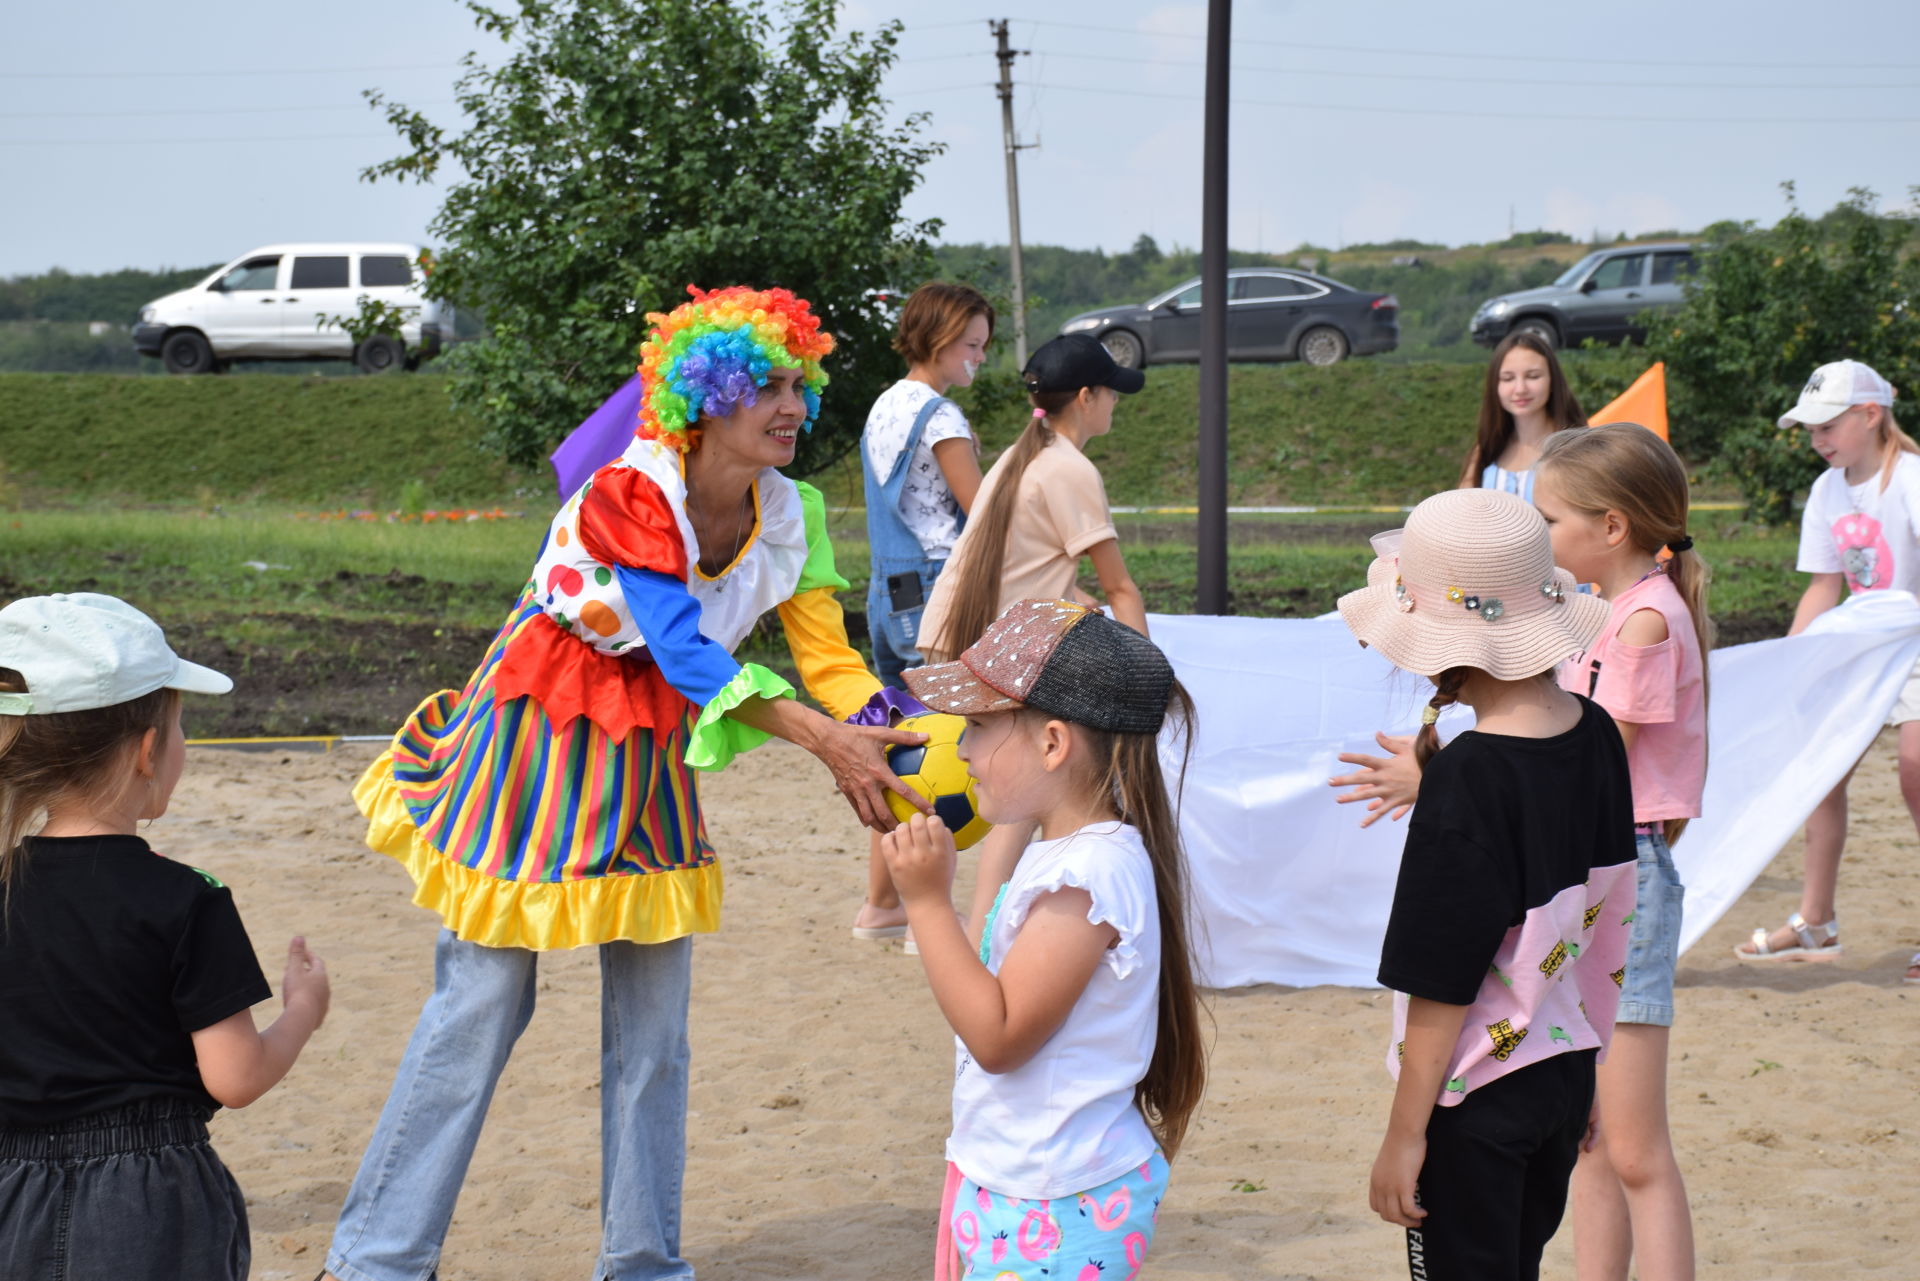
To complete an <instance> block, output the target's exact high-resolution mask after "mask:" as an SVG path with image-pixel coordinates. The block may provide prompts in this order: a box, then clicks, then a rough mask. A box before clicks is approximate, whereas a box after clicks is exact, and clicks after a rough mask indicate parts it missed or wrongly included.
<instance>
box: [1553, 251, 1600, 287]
mask: <svg viewBox="0 0 1920 1281" xmlns="http://www.w3.org/2000/svg"><path fill="white" fill-rule="evenodd" d="M1599 261H1600V255H1599V254H1597V253H1593V254H1588V255H1587V256H1586V257H1585V258H1582V259H1581V260H1580V261H1579V262H1576V263H1574V264H1573V266H1571V267H1569V268H1567V269H1566V270H1565V271H1563V272H1561V273H1560V275H1559V277H1558V278H1557V279H1556V280H1555V281H1554V282H1553V283H1554V284H1556V285H1558V286H1560V287H1561V288H1562V289H1564V288H1566V287H1568V286H1569V285H1571V284H1573V282H1574V281H1576V280H1578V279H1580V277H1582V276H1584V275H1586V274H1587V272H1588V270H1589V269H1590V268H1592V266H1593V264H1594V263H1596V262H1599Z"/></svg>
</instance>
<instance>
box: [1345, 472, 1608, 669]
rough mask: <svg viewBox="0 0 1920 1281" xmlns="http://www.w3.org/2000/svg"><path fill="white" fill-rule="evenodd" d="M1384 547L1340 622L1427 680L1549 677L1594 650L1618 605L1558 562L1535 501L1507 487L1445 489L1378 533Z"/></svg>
mask: <svg viewBox="0 0 1920 1281" xmlns="http://www.w3.org/2000/svg"><path fill="white" fill-rule="evenodd" d="M1373 550H1374V554H1375V556H1376V557H1377V559H1375V561H1374V562H1373V564H1372V565H1370V566H1369V567H1368V568H1367V585H1366V586H1365V587H1363V588H1361V589H1360V590H1359V591H1355V592H1348V593H1347V594H1346V595H1345V596H1342V597H1341V598H1340V617H1341V618H1342V619H1344V620H1345V621H1346V624H1347V627H1348V628H1349V629H1350V630H1351V631H1352V632H1353V634H1354V636H1355V637H1356V638H1358V639H1359V641H1360V642H1361V643H1362V644H1364V645H1371V646H1372V647H1373V648H1375V649H1377V650H1379V651H1380V652H1381V653H1382V654H1384V655H1386V657H1387V658H1388V660H1389V661H1391V662H1392V663H1393V665H1394V666H1396V667H1398V668H1401V669H1402V670H1404V671H1409V672H1413V673H1415V674H1416V675H1420V676H1437V675H1439V674H1440V673H1441V672H1444V671H1446V670H1447V669H1448V668H1450V667H1474V668H1478V669H1479V670H1481V671H1483V672H1486V673H1487V674H1488V675H1490V676H1493V677H1495V678H1496V679H1499V680H1521V679H1524V678H1526V677H1528V676H1538V675H1540V674H1541V673H1543V672H1548V671H1551V670H1552V669H1553V668H1554V666H1555V665H1556V664H1558V663H1559V662H1560V661H1561V660H1562V659H1565V658H1568V657H1571V656H1572V655H1574V654H1577V653H1579V652H1580V651H1581V650H1583V649H1585V648H1586V647H1587V646H1588V645H1590V644H1592V643H1593V640H1594V638H1595V637H1597V636H1598V635H1599V634H1600V629H1601V627H1603V626H1604V625H1605V624H1606V621H1607V615H1608V614H1609V613H1610V612H1611V611H1612V608H1613V607H1612V606H1611V605H1610V604H1608V603H1607V602H1606V601H1605V600H1602V599H1601V598H1600V597H1598V596H1593V595H1589V594H1586V593H1583V592H1581V591H1579V590H1578V584H1576V583H1575V582H1574V578H1573V575H1572V574H1570V573H1568V572H1567V571H1566V570H1564V569H1561V568H1559V567H1558V566H1556V565H1555V564H1554V563H1553V542H1552V540H1551V538H1549V536H1548V534H1547V522H1546V521H1545V520H1543V519H1541V516H1540V513H1539V512H1537V511H1535V510H1534V508H1533V505H1532V504H1530V503H1528V502H1525V501H1523V500H1522V499H1520V498H1518V497H1515V496H1514V495H1512V494H1507V493H1502V492H1500V491H1498V490H1492V489H1454V490H1449V491H1447V492H1446V493H1443V494H1435V495H1434V496H1433V497H1432V498H1429V499H1427V500H1426V501H1425V502H1423V503H1421V504H1420V505H1419V506H1418V507H1416V508H1414V509H1413V512H1412V514H1410V515H1409V516H1408V517H1407V524H1406V527H1405V528H1404V529H1395V530H1389V531H1388V532H1387V533H1384V534H1377V535H1375V536H1374V539H1373Z"/></svg>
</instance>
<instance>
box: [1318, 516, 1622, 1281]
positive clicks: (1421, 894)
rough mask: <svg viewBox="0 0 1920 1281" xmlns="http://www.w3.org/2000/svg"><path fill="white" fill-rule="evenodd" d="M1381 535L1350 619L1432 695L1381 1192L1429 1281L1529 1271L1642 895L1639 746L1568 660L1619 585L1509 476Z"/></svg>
mask: <svg viewBox="0 0 1920 1281" xmlns="http://www.w3.org/2000/svg"><path fill="white" fill-rule="evenodd" d="M1374 546H1375V548H1376V549H1377V550H1378V552H1379V558H1378V559H1377V560H1375V561H1374V563H1373V565H1372V567H1371V568H1370V569H1369V570H1368V571H1367V586H1366V587H1365V588H1364V589H1362V590H1361V591H1357V592H1352V593H1349V594H1348V595H1346V596H1343V597H1342V598H1341V600H1340V613H1341V616H1342V617H1343V618H1344V619H1345V620H1346V622H1347V625H1348V626H1349V627H1350V628H1352V629H1353V633H1354V635H1355V636H1356V637H1358V638H1359V639H1360V641H1361V642H1362V643H1363V644H1366V645H1370V646H1373V647H1374V648H1376V649H1378V650H1379V651H1380V652H1381V653H1382V654H1383V655H1385V656H1386V657H1387V658H1388V659H1389V660H1390V661H1392V662H1393V663H1394V664H1395V665H1396V666H1397V667H1400V668H1401V669H1403V670H1405V671H1409V672H1413V673H1416V674H1418V675H1421V676H1427V677H1431V678H1432V679H1433V681H1434V684H1435V687H1436V691H1437V692H1436V693H1435V695H1434V698H1433V700H1432V703H1431V704H1430V707H1429V712H1428V715H1427V716H1426V717H1425V718H1424V720H1425V727H1424V728H1423V729H1422V730H1421V732H1420V735H1419V737H1418V739H1416V740H1415V745H1414V750H1415V753H1416V755H1417V756H1418V757H1419V759H1420V760H1421V763H1422V764H1423V765H1424V766H1425V777H1424V779H1423V781H1422V783H1421V789H1420V805H1419V808H1418V809H1416V810H1415V811H1414V815H1413V821H1412V823H1411V824H1410V826H1409V827H1408V830H1407V842H1406V848H1405V851H1404V853H1403V854H1402V856H1401V860H1400V874H1399V883H1398V886H1397V887H1396V889H1395V891H1394V898H1393V910H1392V914H1391V915H1390V916H1389V918H1388V921H1387V932H1386V939H1385V941H1384V943H1383V945H1382V947H1381V954H1380V975H1379V978H1380V984H1381V986H1383V987H1387V988H1391V989H1392V990H1393V991H1394V992H1395V993H1396V996H1395V999H1394V1007H1395V1011H1394V1013H1395V1019H1394V1033H1393V1046H1392V1048H1391V1049H1390V1050H1389V1052H1388V1054H1387V1067H1388V1069H1389V1071H1391V1072H1392V1073H1393V1074H1394V1075H1395V1077H1396V1078H1397V1080H1398V1084H1397V1086H1396V1088H1395V1091H1394V1098H1393V1109H1392V1112H1391V1115H1390V1117H1389V1120H1388V1124H1387V1133H1386V1137H1385V1139H1384V1140H1383V1141H1382V1142H1381V1145H1380V1154H1379V1156H1378V1158H1377V1159H1376V1160H1375V1162H1374V1166H1373V1173H1372V1181H1371V1190H1370V1196H1369V1199H1370V1203H1371V1205H1372V1207H1373V1209H1374V1210H1375V1212H1377V1213H1378V1214H1379V1215H1380V1217H1381V1218H1383V1219H1385V1220H1386V1221H1387V1222H1389V1223H1393V1224H1397V1225H1399V1226H1400V1227H1403V1228H1405V1229H1406V1230H1407V1262H1408V1270H1409V1272H1410V1274H1411V1275H1412V1276H1413V1277H1415V1278H1418V1279H1419V1281H1455V1279H1460V1281H1534V1279H1535V1278H1537V1277H1538V1276H1539V1273H1540V1255H1541V1251H1542V1250H1543V1249H1544V1247H1545V1246H1546V1243H1547V1241H1548V1239H1549V1238H1551V1237H1552V1236H1553V1233H1554V1229H1555V1228H1556V1227H1558V1226H1559V1223H1560V1217H1561V1214H1562V1212H1563V1211H1564V1209H1565V1207H1566V1196H1567V1183H1568V1179H1569V1176H1570V1175H1571V1174H1572V1172H1573V1166H1574V1161H1575V1158H1576V1155H1577V1153H1578V1151H1579V1146H1580V1143H1581V1139H1582V1136H1583V1135H1584V1134H1585V1133H1586V1131H1587V1128H1588V1119H1589V1115H1590V1112H1591V1108H1592V1103H1593V1086H1594V1063H1595V1061H1596V1059H1597V1057H1598V1056H1599V1054H1602V1053H1604V1052H1605V1049H1606V1046H1607V1043H1608V1041H1609V1040H1610V1039H1611V1037H1612V1034H1613V1023H1614V1013H1615V1010H1616V1008H1617V1007H1618V1005H1619V1001H1620V984H1621V980H1622V977H1623V976H1624V974H1625V972H1626V954H1627V940H1628V929H1629V923H1630V922H1631V921H1632V919H1633V913H1634V896H1635V888H1634V882H1635V851H1634V839H1633V838H1634V833H1633V802H1632V789H1631V783H1630V780H1629V777H1628V773H1627V757H1626V750H1625V748H1624V747H1622V746H1621V741H1620V734H1619V732H1618V731H1617V730H1616V729H1615V728H1614V724H1613V721H1612V719H1611V718H1610V717H1608V716H1607V714H1606V713H1605V712H1604V711H1602V710H1600V709H1599V708H1598V707H1597V706H1596V705H1594V704H1593V703H1590V702H1588V701H1587V700H1586V699H1584V698H1580V697H1579V696H1577V695H1575V694H1570V693H1567V692H1566V691H1564V690H1562V689H1561V688H1560V686H1559V684H1558V683H1557V682H1556V681H1555V679H1554V669H1555V667H1557V666H1558V664H1559V663H1560V662H1561V660H1563V659H1565V658H1567V657H1569V656H1570V655H1572V654H1574V653H1576V652H1578V651H1580V650H1582V649H1584V648H1586V647H1587V646H1588V645H1589V644H1591V643H1592V642H1593V640H1594V638H1595V637H1596V636H1597V635H1598V634H1599V632H1600V629H1601V627H1602V625H1603V624H1604V623H1605V622H1606V620H1607V616H1608V611H1609V609H1610V606H1609V605H1608V603H1607V602H1606V601H1604V600H1602V599H1600V598H1598V597H1595V596H1588V595H1582V594H1580V593H1579V592H1577V591H1576V590H1575V583H1574V580H1573V575H1571V574H1569V573H1567V572H1566V571H1565V570H1563V569H1559V568H1556V567H1555V565H1554V563H1553V547H1552V544H1551V542H1550V540H1549V538H1548V534H1547V526H1546V523H1545V522H1544V521H1543V520H1542V519H1541V517H1540V514H1539V513H1538V512H1537V511H1535V510H1534V509H1533V508H1532V507H1531V506H1529V505H1528V504H1526V503H1525V502H1523V501H1521V500H1520V499H1519V498H1516V497H1514V496H1513V495H1511V494H1506V493H1500V492H1497V491H1493V490H1487V489H1462V490H1455V491H1453V492H1451V493H1446V494H1438V495H1435V496H1434V497H1432V498H1429V499H1427V501H1425V502H1424V503H1421V504H1420V505H1419V506H1418V507H1416V508H1414V510H1413V513H1412V515H1411V516H1409V517H1408V518H1407V526H1406V528H1405V529H1404V530H1397V531H1395V532H1394V533H1392V534H1383V535H1381V536H1380V537H1379V538H1376V539H1375V540H1374ZM1454 701H1459V702H1462V703H1465V704H1467V705H1469V706H1471V707H1472V708H1473V710H1474V714H1475V717H1476V720H1475V725H1474V728H1473V729H1471V730H1468V731H1465V732H1463V733H1461V734H1459V735H1457V736H1456V737H1455V738H1454V740H1453V742H1452V743H1451V744H1450V745H1449V746H1448V747H1447V748H1446V749H1445V750H1444V751H1439V750H1438V748H1439V740H1438V738H1437V736H1436V735H1435V733H1434V729H1433V722H1434V720H1435V718H1436V717H1437V715H1438V712H1439V709H1440V707H1441V706H1443V705H1444V704H1447V703H1451V702H1454Z"/></svg>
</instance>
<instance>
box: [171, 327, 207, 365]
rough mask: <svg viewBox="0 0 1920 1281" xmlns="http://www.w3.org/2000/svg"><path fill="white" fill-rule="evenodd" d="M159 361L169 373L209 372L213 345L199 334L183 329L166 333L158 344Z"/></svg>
mask: <svg viewBox="0 0 1920 1281" xmlns="http://www.w3.org/2000/svg"><path fill="white" fill-rule="evenodd" d="M160 363H161V364H163V365H165V366H166V367H167V372H168V373H170V374H210V373H212V372H213V346H212V344H210V343H208V342H207V340H206V339H205V338H204V337H203V336H201V335H200V334H196V333H194V332H193V331H192V330H191V329H183V330H181V331H180V332H179V333H177V334H168V335H167V340H166V341H165V342H163V343H161V344H160Z"/></svg>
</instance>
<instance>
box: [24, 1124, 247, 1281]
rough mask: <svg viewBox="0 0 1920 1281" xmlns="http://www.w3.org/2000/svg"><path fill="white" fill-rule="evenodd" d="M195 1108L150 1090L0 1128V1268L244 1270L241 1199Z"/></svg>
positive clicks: (175, 1276)
mask: <svg viewBox="0 0 1920 1281" xmlns="http://www.w3.org/2000/svg"><path fill="white" fill-rule="evenodd" d="M205 1118H206V1113H205V1111H204V1110H202V1109H201V1108H198V1107H195V1106H194V1105H192V1104H190V1103H187V1102H185V1101H184V1100H182V1101H173V1100H162V1099H156V1100H152V1101H149V1102H146V1103H140V1104H133V1105H129V1106H128V1107H125V1108H119V1109H116V1110H114V1111H112V1112H103V1113H96V1114H95V1115H93V1116H88V1117H83V1118H81V1119H80V1120H78V1121H69V1122H65V1123H62V1124H59V1125H54V1126H49V1127H46V1128H44V1129H0V1277H20V1278H27V1277H33V1278H35V1279H36V1281H87V1279H88V1278H92V1277H112V1278H114V1281H181V1279H182V1278H189V1277H190V1278H192V1279H193V1281H245V1278H246V1275H247V1268H248V1265H249V1263H250V1262H251V1256H252V1253H253V1248H252V1244H251V1242H250V1241H249V1239H248V1236H247V1203H246V1201H245V1199H244V1198H242V1197H241V1195H240V1188H239V1186H238V1185H237V1184H235V1183H234V1181H233V1175H231V1174H229V1173H228V1172H227V1167H226V1166H225V1165H223V1164H222V1163H221V1161H220V1158H219V1156H218V1155H216V1154H215V1152H214V1150H213V1145H212V1144H211V1143H209V1142H208V1141H207V1126H206V1119H205Z"/></svg>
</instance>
